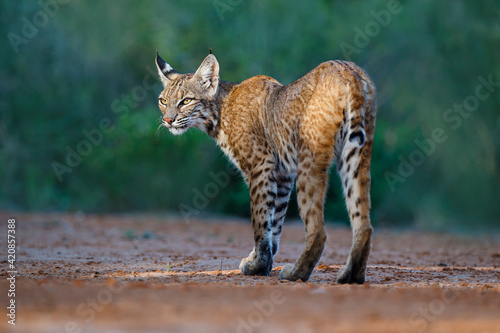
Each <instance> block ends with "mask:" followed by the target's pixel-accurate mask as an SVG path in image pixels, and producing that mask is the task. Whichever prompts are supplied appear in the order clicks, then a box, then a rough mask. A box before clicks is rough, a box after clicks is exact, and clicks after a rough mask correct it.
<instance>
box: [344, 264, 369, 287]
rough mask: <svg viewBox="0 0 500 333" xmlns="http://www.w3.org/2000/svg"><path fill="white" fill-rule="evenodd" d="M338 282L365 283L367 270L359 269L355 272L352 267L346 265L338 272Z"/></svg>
mask: <svg viewBox="0 0 500 333" xmlns="http://www.w3.org/2000/svg"><path fill="white" fill-rule="evenodd" d="M337 282H338V283H342V284H344V283H350V284H353V283H357V284H363V283H365V271H364V270H358V272H354V270H353V269H352V267H350V266H345V267H344V268H342V269H341V270H340V271H339V272H338V273H337Z"/></svg>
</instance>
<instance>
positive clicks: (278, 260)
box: [0, 212, 500, 333]
mask: <svg viewBox="0 0 500 333" xmlns="http://www.w3.org/2000/svg"><path fill="white" fill-rule="evenodd" d="M0 218H1V221H2V224H1V225H2V230H1V231H0V234H1V235H2V236H1V242H0V246H1V249H0V253H1V254H2V258H1V263H2V264H1V268H0V275H1V277H2V278H1V281H0V303H1V304H2V306H1V310H0V314H1V322H0V331H1V332H52V333H59V332H238V333H240V332H245V333H247V332H277V333H279V332H300V333H308V332H311V333H312V332H384V333H390V332H398V333H399V332H403V333H406V332H500V297H499V296H500V235H482V236H481V235H476V236H473V235H460V236H458V235H447V234H433V233H423V232H419V231H409V230H406V231H398V230H388V229H378V230H376V232H375V235H374V240H373V249H372V253H371V257H370V260H369V267H368V271H367V283H365V284H364V285H338V284H336V283H335V276H336V273H337V271H338V270H339V268H340V267H341V266H342V265H343V264H344V263H345V260H346V258H347V255H348V252H349V248H350V245H351V234H350V230H349V229H347V228H345V227H340V226H330V227H328V235H329V238H328V243H327V246H326V249H325V252H324V254H323V257H322V259H321V261H320V263H319V264H318V266H317V268H316V269H315V271H314V273H313V274H312V276H311V279H310V280H309V281H308V282H307V283H304V282H288V281H280V280H279V277H278V275H279V270H280V269H281V267H282V265H283V264H285V263H292V262H294V261H295V259H296V258H297V256H298V255H299V253H300V251H301V249H302V245H303V241H304V233H303V226H302V224H301V223H296V222H288V223H285V228H284V231H283V236H282V241H281V246H280V249H279V252H278V254H277V256H276V257H275V264H274V267H275V268H274V270H273V272H272V274H271V276H269V277H250V276H243V275H242V274H241V272H240V271H239V269H238V265H239V262H240V260H241V258H243V257H246V256H247V255H248V253H249V251H250V250H251V248H252V246H253V245H252V231H251V225H250V223H249V222H245V221H241V220H227V219H212V220H206V221H201V220H200V221H191V222H190V223H189V224H188V223H185V222H184V221H182V220H180V219H177V218H175V217H167V216H165V215H158V216H155V215H121V216H110V215H106V216H100V215H83V214H76V215H62V214H18V213H6V212H3V213H0ZM8 218H15V219H16V241H17V248H16V251H17V252H16V259H17V262H16V270H17V278H16V285H15V289H16V292H15V293H16V296H15V300H16V325H15V326H12V325H10V324H8V323H7V320H8V317H7V316H6V311H7V310H6V306H7V305H8V304H9V303H8V302H9V300H10V298H8V297H7V290H8V289H9V286H10V285H9V282H8V281H7V271H8V266H7V265H8V262H7V244H6V241H5V240H6V230H7V219H8ZM6 318H7V319H6Z"/></svg>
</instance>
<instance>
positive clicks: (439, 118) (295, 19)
mask: <svg viewBox="0 0 500 333" xmlns="http://www.w3.org/2000/svg"><path fill="white" fill-rule="evenodd" d="M44 4H47V6H45V5H44ZM0 10H1V12H0V15H1V20H2V25H1V26H0V30H1V33H0V35H1V36H2V41H1V50H2V51H1V62H0V97H1V98H0V105H1V114H0V209H3V210H5V209H7V210H18V211H26V210H27V211H54V210H57V211H69V212H74V211H83V212H142V211H150V212H159V213H163V212H170V213H175V212H179V207H191V208H192V209H196V210H197V213H198V215H196V216H197V217H206V216H209V215H211V214H214V213H215V214H227V215H239V216H248V215H249V210H250V206H249V195H248V190H247V188H246V186H245V185H244V183H243V181H242V179H241V177H239V176H231V181H230V183H229V184H228V185H227V186H219V187H218V188H217V186H216V187H215V188H214V187H213V184H215V183H214V181H213V180H212V178H211V177H210V173H211V172H215V173H221V172H226V173H227V172H228V171H227V170H231V168H230V167H229V162H228V161H227V159H226V158H225V157H224V156H223V154H222V153H221V152H220V151H219V149H218V148H217V147H216V146H215V144H214V142H213V141H212V140H211V139H210V138H208V137H207V136H206V135H205V134H204V133H201V132H199V131H197V130H190V131H188V133H186V134H185V135H183V136H181V137H174V136H173V135H171V134H169V133H168V132H167V131H166V130H165V129H163V130H158V125H159V117H160V112H159V110H158V108H157V95H158V93H159V92H160V90H161V87H160V85H159V82H158V80H157V78H156V77H153V76H152V74H150V73H151V72H152V71H154V70H155V67H154V56H155V51H156V50H158V51H159V52H160V54H161V55H162V57H163V58H164V59H165V60H166V61H167V62H169V63H170V64H171V65H172V66H173V67H174V68H176V69H177V70H178V71H180V72H183V73H184V72H193V71H194V70H196V68H197V67H198V66H199V64H200V63H201V61H202V60H203V58H204V57H205V56H206V55H207V53H208V48H209V47H211V48H212V49H213V51H214V54H215V55H216V57H217V58H218V60H219V63H220V67H221V79H223V80H228V81H242V80H244V79H246V78H248V77H250V76H253V75H257V74H265V75H269V76H273V77H274V78H276V79H277V80H279V81H280V82H282V83H284V84H287V83H290V82H292V81H294V80H295V79H297V78H299V77H300V76H302V75H304V74H305V73H307V72H308V71H309V70H311V69H312V68H314V67H315V66H317V65H318V64H319V63H321V62H323V61H326V60H330V59H345V60H351V61H354V62H356V63H357V64H358V65H360V66H361V67H363V68H364V69H365V70H366V71H367V72H368V73H369V74H370V75H371V76H372V78H373V80H374V81H375V83H376V85H377V88H378V91H379V108H378V115H377V130H376V137H375V146H374V152H373V160H372V206H373V210H372V220H373V224H375V225H400V226H418V227H422V228H429V229H434V230H450V229H453V230H461V229H464V228H465V229H473V228H477V227H481V228H484V229H486V228H491V227H496V226H497V225H498V220H499V217H500V202H499V201H500V200H499V198H500V190H499V187H500V174H499V172H498V171H499V167H498V165H499V162H500V154H499V152H500V113H499V109H500V87H499V86H498V85H499V84H497V86H496V87H495V86H493V87H489V88H490V89H491V90H488V88H487V87H484V86H483V87H482V88H477V87H478V86H480V85H481V82H482V81H481V79H480V77H482V78H484V79H485V80H486V81H487V80H488V79H490V80H492V81H493V82H500V43H499V41H500V19H499V18H500V3H499V1H453V2H449V1H412V2H411V1H402V2H401V4H400V5H399V6H395V7H394V4H393V2H392V1H389V2H385V1H349V2H347V1H299V0H293V1H290V0H288V1H285V0H280V1H278V0H275V1H237V0H220V1H219V0H217V1H113V2H112V1H100V2H98V1H76V0H75V1H64V4H61V3H59V2H56V1H52V0H51V1H44V0H42V1H40V2H36V1H12V0H7V1H2V4H1V7H0ZM391 11H392V13H391ZM152 85H154V86H152ZM476 89H480V93H481V94H482V95H481V96H483V95H485V94H487V93H489V94H488V96H486V97H484V98H481V99H478V98H476V97H474V96H475V94H476ZM464 103H465V104H466V105H465V106H466V107H467V108H468V109H464V110H465V111H463V113H462V114H460V113H457V112H456V111H453V108H454V106H455V108H459V107H460V105H463V104H464ZM467 103H469V104H467ZM450 109H451V111H449V110H450ZM468 110H469V111H468ZM103 121H104V125H106V126H108V127H106V126H105V128H100V125H103V124H102V122H103ZM106 122H108V123H106ZM109 126H111V127H110V128H109ZM106 128H107V130H106ZM436 129H437V131H439V132H440V135H439V138H438V139H440V142H438V143H435V144H432V145H431V144H429V143H426V144H420V146H423V147H424V148H420V147H419V144H418V142H420V143H422V142H427V141H428V140H431V139H432V138H433V134H432V133H433V131H436ZM439 129H441V130H439ZM104 130H106V131H104ZM85 131H87V132H88V133H91V134H92V133H93V134H94V144H92V143H88V142H89V140H88V138H87V136H86V135H85V133H86V132H85ZM99 133H100V134H99ZM100 135H102V138H101V136H100ZM443 137H444V138H445V139H443ZM426 140H427V141H426ZM85 141H87V143H85ZM433 145H434V146H435V147H432V146H433ZM79 148H80V149H84V150H85V149H86V153H85V156H81V157H82V158H81V161H78V160H77V159H75V158H74V157H73V160H72V162H73V163H75V164H74V165H76V166H75V167H71V168H69V167H68V166H67V161H66V157H67V154H68V149H70V150H76V151H78V149H79ZM410 160H411V161H413V162H408V163H413V166H411V167H410V170H408V168H409V166H408V164H407V162H402V161H410ZM55 165H57V166H59V167H60V166H62V165H66V168H68V169H65V170H66V171H67V172H64V173H62V175H61V177H60V179H58V177H57V175H56V172H55V171H54V166H55ZM405 168H406V169H405ZM412 169H413V170H412ZM60 170H63V169H60ZM69 170H71V172H69ZM207 184H212V185H207ZM224 185H225V184H224ZM207 186H208V187H210V186H212V188H211V189H210V188H208V190H209V192H207V193H209V195H203V196H204V197H205V198H206V200H201V203H200V200H199V198H197V194H196V193H199V192H197V191H200V192H201V193H203V192H204V191H205V190H207ZM210 190H212V192H210ZM293 200H295V199H294V198H292V202H293ZM191 208H188V210H189V209H191ZM191 212H193V211H191ZM193 216H194V215H193ZM288 216H289V217H294V216H297V207H296V204H295V203H293V204H292V205H291V208H290V210H289V214H288ZM326 218H327V219H328V220H329V221H339V222H342V223H347V221H348V219H347V216H346V213H345V208H344V203H343V198H342V195H341V191H340V188H339V182H338V179H337V176H336V174H335V171H334V170H333V169H332V172H331V177H330V189H329V192H328V197H327V199H326Z"/></svg>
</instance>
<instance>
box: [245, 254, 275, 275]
mask: <svg viewBox="0 0 500 333" xmlns="http://www.w3.org/2000/svg"><path fill="white" fill-rule="evenodd" d="M272 266H273V261H272V257H271V256H270V255H256V254H255V252H253V251H252V253H250V255H249V256H248V257H247V258H245V259H243V260H242V261H241V263H240V269H241V272H242V273H243V274H245V275H261V276H269V275H270V274H271V268H272Z"/></svg>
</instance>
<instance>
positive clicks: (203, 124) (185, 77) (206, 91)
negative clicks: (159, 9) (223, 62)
mask: <svg viewBox="0 0 500 333" xmlns="http://www.w3.org/2000/svg"><path fill="white" fill-rule="evenodd" d="M156 67H157V68H158V74H159V75H160V79H161V82H162V83H163V91H162V92H161V94H160V96H159V98H158V106H159V107H160V110H161V113H162V114H163V116H162V118H161V120H162V125H163V126H165V127H166V128H168V129H169V131H170V132H171V133H172V134H175V135H179V134H182V133H184V132H185V131H187V130H188V129H189V128H191V127H196V128H199V129H201V130H203V131H207V117H208V115H207V113H210V111H211V110H210V105H211V102H212V101H214V100H215V98H216V97H217V94H218V90H219V63H218V62H217V59H216V58H215V56H214V55H213V54H209V55H208V56H207V57H206V58H205V60H203V62H202V63H201V65H200V67H199V68H198V70H197V71H196V73H194V74H193V73H188V74H179V73H178V72H177V71H176V70H175V69H173V68H172V67H171V66H170V65H169V64H167V63H166V62H165V61H164V60H163V59H162V58H161V57H160V56H159V55H158V53H157V54H156ZM210 124H212V125H211V126H213V120H212V121H211V122H210ZM209 129H210V128H209Z"/></svg>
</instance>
